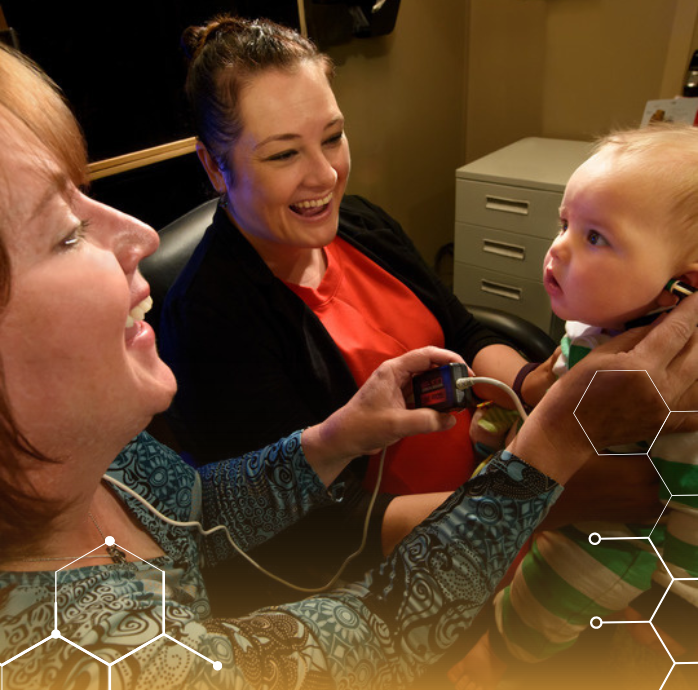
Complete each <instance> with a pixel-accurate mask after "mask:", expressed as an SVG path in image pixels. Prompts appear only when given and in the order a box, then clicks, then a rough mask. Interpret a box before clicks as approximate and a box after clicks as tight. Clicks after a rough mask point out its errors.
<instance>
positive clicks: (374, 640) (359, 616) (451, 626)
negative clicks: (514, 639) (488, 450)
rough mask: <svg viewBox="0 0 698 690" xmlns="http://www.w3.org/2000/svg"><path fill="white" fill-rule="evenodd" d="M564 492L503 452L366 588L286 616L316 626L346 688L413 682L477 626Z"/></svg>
mask: <svg viewBox="0 0 698 690" xmlns="http://www.w3.org/2000/svg"><path fill="white" fill-rule="evenodd" d="M561 491H562V487H560V486H559V485H558V484H556V483H555V482H553V481H552V480H551V479H549V478H548V477H546V476H544V475H542V474H541V473H540V472H538V471H537V470H535V469H534V468H532V467H530V466H529V465H527V464H525V463H524V462H522V461H521V460H519V459H518V458H516V457H515V456H513V455H511V454H510V453H507V452H506V451H503V452H501V453H500V455H499V457H497V458H496V459H494V460H493V461H492V462H491V463H490V465H489V466H488V468H487V469H486V471H485V472H484V473H482V474H481V475H479V476H478V477H476V478H475V479H473V480H471V481H470V482H468V483H467V484H465V485H464V486H463V487H461V488H460V489H459V490H458V491H456V492H455V493H454V494H453V495H452V496H451V497H450V498H449V499H448V500H447V501H446V502H445V503H444V504H443V505H442V506H441V507H440V508H438V509H437V510H436V511H435V512H434V513H433V514H432V515H431V516H430V517H429V518H428V519H427V520H426V521H425V522H424V523H422V525H420V526H419V527H418V528H417V529H415V530H414V531H413V532H412V533H411V534H410V535H409V536H408V537H407V538H406V539H405V540H404V541H403V542H402V543H401V544H400V545H399V546H398V547H397V548H396V549H395V551H394V552H393V554H392V555H391V556H390V557H389V558H388V559H387V560H386V561H385V562H384V563H383V564H382V565H381V567H380V568H378V569H376V570H374V571H372V572H371V573H369V574H368V575H367V576H366V578H365V579H364V580H363V582H360V583H357V584H355V585H353V586H351V587H348V588H345V589H344V590H340V591H338V592H337V593H333V594H330V595H326V596H325V595H323V596H317V597H313V598H311V599H308V600H306V601H303V602H299V603H295V604H289V605H286V606H283V607H280V610H283V611H285V612H287V613H289V614H291V615H292V616H294V617H296V618H298V619H299V620H303V621H304V622H305V624H306V625H307V626H309V627H310V629H311V631H312V635H313V637H314V638H315V640H316V642H317V644H318V645H319V646H320V647H321V648H322V649H323V650H324V654H325V656H326V663H327V666H328V668H329V672H330V673H331V674H332V676H333V677H334V680H335V682H336V687H337V688H347V690H349V689H350V688H357V687H374V686H375V687H393V684H394V683H395V682H396V680H397V679H400V681H401V683H404V684H408V683H409V682H410V681H411V680H413V679H414V678H416V677H418V676H419V675H420V674H421V673H422V672H423V671H424V669H425V667H426V666H427V665H429V664H431V663H433V662H434V661H436V660H437V659H438V658H439V657H440V656H441V655H442V654H443V653H444V652H445V651H446V650H447V649H448V647H449V646H450V645H451V644H452V643H453V642H454V641H455V640H456V638H457V636H458V635H459V634H460V633H462V632H463V631H464V630H465V629H467V628H468V627H469V626H470V624H471V623H472V621H473V619H474V618H475V616H476V615H477V613H478V612H479V611H480V609H481V608H482V606H483V605H484V604H485V602H486V601H487V600H488V599H489V598H490V596H491V595H492V593H493V592H494V589H495V587H496V586H497V584H498V583H499V581H500V580H501V578H502V577H503V575H504V574H505V573H506V571H507V569H508V568H509V566H510V565H511V563H512V561H513V560H514V558H515V556H516V555H517V553H518V552H519V550H520V548H521V547H522V546H523V544H524V543H525V542H526V540H527V539H528V538H529V537H530V536H531V534H532V533H533V530H534V529H535V528H536V527H537V526H538V524H539V523H540V521H541V520H542V519H543V517H544V516H545V515H546V514H547V511H548V509H549V508H550V506H551V505H552V503H553V502H554V501H555V499H556V498H557V496H558V495H559V494H560V492H561ZM368 676H370V677H371V682H370V683H369V684H367V683H366V678H367V677H368ZM386 683H387V685H386Z"/></svg>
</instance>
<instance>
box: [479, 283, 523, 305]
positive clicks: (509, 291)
mask: <svg viewBox="0 0 698 690" xmlns="http://www.w3.org/2000/svg"><path fill="white" fill-rule="evenodd" d="M480 290H482V291H483V292H486V293H487V294H488V295H497V297H504V298H505V299H511V300H514V301H516V302H519V301H520V300H521V293H522V292H523V291H522V289H521V288H517V287H512V286H511V285H504V284H503V283H495V282H494V281H493V280H484V279H483V280H481V281H480Z"/></svg>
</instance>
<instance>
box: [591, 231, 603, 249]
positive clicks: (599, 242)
mask: <svg viewBox="0 0 698 690" xmlns="http://www.w3.org/2000/svg"><path fill="white" fill-rule="evenodd" d="M587 241H588V242H589V244H591V245H593V246H594V247H605V246H608V242H607V241H606V238H605V237H604V236H603V235H602V234H601V233H598V232H596V230H589V234H588V235H587Z"/></svg>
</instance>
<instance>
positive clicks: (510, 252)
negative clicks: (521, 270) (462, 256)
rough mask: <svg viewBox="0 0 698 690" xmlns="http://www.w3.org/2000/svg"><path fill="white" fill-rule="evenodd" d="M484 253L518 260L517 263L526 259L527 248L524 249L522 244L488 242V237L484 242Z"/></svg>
mask: <svg viewBox="0 0 698 690" xmlns="http://www.w3.org/2000/svg"><path fill="white" fill-rule="evenodd" d="M482 251H483V252H485V254H496V255H497V256H504V257H506V258H507V259H516V260H517V261H524V260H525V259H526V247H522V246H521V245H520V244H510V243H509V242H498V241H497V240H488V239H487V238H486V237H484V238H483V240H482Z"/></svg>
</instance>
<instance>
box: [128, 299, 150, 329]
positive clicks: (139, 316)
mask: <svg viewBox="0 0 698 690" xmlns="http://www.w3.org/2000/svg"><path fill="white" fill-rule="evenodd" d="M152 306H153V298H152V297H151V296H150V295H148V296H147V297H146V298H145V299H144V300H143V301H142V302H141V303H140V304H137V305H136V306H135V307H134V308H133V309H131V311H130V312H129V314H128V316H127V317H126V328H131V327H132V326H133V324H134V323H136V321H142V320H143V317H144V316H145V315H146V314H147V313H148V312H149V311H150V308H151V307H152Z"/></svg>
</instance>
